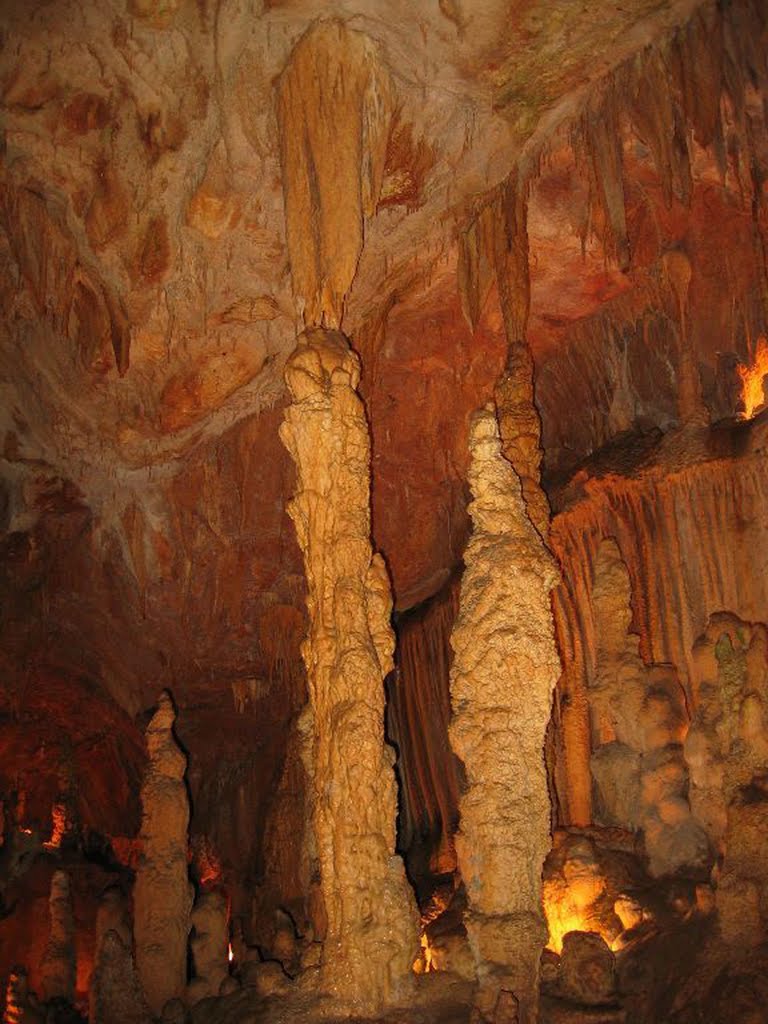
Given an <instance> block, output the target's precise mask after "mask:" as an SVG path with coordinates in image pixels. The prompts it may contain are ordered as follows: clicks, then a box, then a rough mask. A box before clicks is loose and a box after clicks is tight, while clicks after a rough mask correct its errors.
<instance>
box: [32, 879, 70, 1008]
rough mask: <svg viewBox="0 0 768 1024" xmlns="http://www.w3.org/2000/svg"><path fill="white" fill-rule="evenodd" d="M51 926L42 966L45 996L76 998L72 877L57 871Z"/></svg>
mask: <svg viewBox="0 0 768 1024" xmlns="http://www.w3.org/2000/svg"><path fill="white" fill-rule="evenodd" d="M49 907H50V915H51V925H50V933H49V937H48V944H47V945H46V947H45V953H44V955H43V961H42V963H41V965H40V975H41V978H42V986H43V997H44V998H45V999H56V998H58V999H67V1000H69V1001H70V1002H71V1001H72V1000H73V999H74V997H75V968H76V957H75V921H74V917H73V914H72V896H71V893H70V887H69V875H67V874H66V872H64V871H56V872H54V875H53V878H51V898H50V902H49Z"/></svg>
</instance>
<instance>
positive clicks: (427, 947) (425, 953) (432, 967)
mask: <svg viewBox="0 0 768 1024" xmlns="http://www.w3.org/2000/svg"><path fill="white" fill-rule="evenodd" d="M437 970H439V968H438V966H437V961H436V958H435V951H434V949H433V948H432V946H431V944H430V941H429V936H428V935H427V933H426V932H425V931H422V933H421V955H420V956H418V957H417V958H416V959H415V960H414V962H413V973H414V974H431V973H432V971H437Z"/></svg>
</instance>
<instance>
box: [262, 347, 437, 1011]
mask: <svg viewBox="0 0 768 1024" xmlns="http://www.w3.org/2000/svg"><path fill="white" fill-rule="evenodd" d="M359 376H360V367H359V362H358V359H357V357H356V356H355V354H354V353H353V352H352V351H351V349H350V348H349V345H348V343H347V340H346V339H345V338H344V336H343V335H342V334H340V333H338V332H335V331H326V330H320V329H318V330H313V331H308V332H307V333H306V334H304V335H303V336H302V337H301V338H300V339H299V345H298V347H297V349H296V351H295V352H294V354H293V355H292V357H291V359H290V360H289V363H288V366H287V369H286V379H287V382H288V386H289V388H290V392H291V396H292V399H293V402H292V404H291V405H290V406H289V407H288V409H287V410H286V414H285V421H284V423H283V425H282V427H281V430H280V436H281V438H282V440H283V443H284V444H285V446H286V448H287V449H288V451H289V452H290V454H291V457H292V459H293V461H294V463H295V465H296V474H297V479H296V493H295V496H294V498H293V500H292V501H291V503H290V505H289V509H288V510H289V513H290V515H291V518H292V519H293V521H294V523H295V526H296V533H297V536H298V540H299V545H300V546H301V549H302V552H303V554H304V565H305V569H306V575H307V590H308V593H307V608H308V612H309V631H308V635H307V637H306V639H305V641H304V644H303V646H302V655H303V658H304V663H305V665H306V669H307V679H308V685H309V705H308V709H307V720H306V721H305V736H306V745H305V749H304V754H303V756H304V761H305V765H306V770H307V776H308V780H309V806H310V817H311V824H312V830H311V831H312V833H313V840H314V849H313V851H312V852H313V856H314V860H315V865H314V872H315V874H316V875H317V876H319V892H320V896H321V900H322V905H323V914H322V916H323V917H324V919H325V922H326V924H325V941H324V948H323V958H322V963H321V968H320V979H321V987H322V989H323V990H324V991H325V992H327V993H328V994H330V995H331V996H333V997H335V998H336V999H337V1000H339V1001H340V1003H342V1004H344V1005H347V1006H349V1007H351V1008H353V1009H355V1010H356V1011H358V1012H376V1011H377V1010H378V1009H379V1008H380V1007H381V1006H383V1005H384V1004H386V1003H388V1002H391V1001H393V1000H394V999H396V998H397V997H398V996H402V995H403V994H404V990H405V986H406V984H407V981H408V979H409V978H410V977H411V964H412V963H413V960H414V957H415V955H416V953H417V951H418V919H417V915H416V910H415V906H414V901H413V895H412V893H411V891H410V888H409V886H408V883H407V881H406V878H405V871H404V868H403V864H402V862H401V860H400V858H399V857H398V856H396V855H395V816H396V796H395V777H394V771H393V761H394V755H393V752H392V750H391V749H390V748H389V747H388V746H387V744H386V742H385V739H384V678H385V676H386V675H387V673H388V672H389V671H390V670H391V668H392V653H393V648H394V637H393V633H392V628H391V625H390V613H391V607H392V603H391V596H390V589H389V579H388V576H387V571H386V568H385V565H384V562H383V560H382V558H381V556H380V555H378V554H374V553H373V551H372V549H371V540H370V538H371V518H370V494H369V490H370V484H369V481H370V472H371V451H370V437H369V431H368V424H367V421H366V416H365V410H364V407H363V404H362V402H361V400H360V397H359V395H358V394H357V390H356V388H357V384H358V380H359Z"/></svg>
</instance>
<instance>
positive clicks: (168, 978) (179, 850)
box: [133, 692, 192, 1014]
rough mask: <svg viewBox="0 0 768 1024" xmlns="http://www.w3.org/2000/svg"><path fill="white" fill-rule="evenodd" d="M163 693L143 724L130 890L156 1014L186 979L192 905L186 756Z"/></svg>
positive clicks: (139, 958) (140, 959) (143, 972)
mask: <svg viewBox="0 0 768 1024" xmlns="http://www.w3.org/2000/svg"><path fill="white" fill-rule="evenodd" d="M175 719H176V712H175V710H174V707H173V702H172V700H171V698H170V696H169V694H168V693H167V692H163V693H162V694H161V696H160V700H159V701H158V704H157V711H156V712H155V714H154V716H153V718H152V720H151V721H150V723H149V725H148V727H147V753H148V754H149V764H148V767H147V773H146V776H145V778H144V785H143V786H142V788H141V804H142V809H143V816H142V823H141V843H142V855H141V860H140V862H139V867H138V870H137V872H136V883H135V885H134V889H133V915H134V926H133V927H134V938H135V946H136V968H137V970H138V973H139V978H140V980H141V984H142V987H143V989H144V995H145V996H146V999H147V1003H148V1004H149V1008H150V1009H151V1010H152V1012H153V1013H155V1014H159V1013H160V1012H161V1011H162V1009H163V1006H164V1005H165V1004H166V1003H167V1002H168V1000H169V999H174V998H180V997H181V996H182V995H183V994H184V990H185V988H186V984H187V936H188V935H189V928H190V918H189V912H190V908H191V904H192V897H191V886H190V884H189V879H188V876H187V828H188V825H189V800H188V798H187V789H186V786H185V784H184V773H185V771H186V767H187V759H186V757H185V756H184V754H183V753H182V752H181V750H180V749H179V747H178V745H177V744H176V740H175V738H174V735H173V723H174V721H175Z"/></svg>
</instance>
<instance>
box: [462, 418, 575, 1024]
mask: <svg viewBox="0 0 768 1024" xmlns="http://www.w3.org/2000/svg"><path fill="white" fill-rule="evenodd" d="M470 451H471V464H470V472H469V483H470V487H471V489H472V494H473V500H472V502H471V504H470V515H471V517H472V523H473V533H472V536H471V538H470V541H469V544H468V546H467V549H466V553H465V559H464V560H465V564H466V569H465V571H464V575H463V578H462V584H461V602H460V612H459V617H458V619H457V621H456V625H455V626H454V630H453V633H452V635H451V645H452V647H453V650H454V662H453V667H452V669H451V704H452V708H453V719H452V722H451V728H450V737H451V743H452V745H453V748H454V750H455V751H456V753H457V755H458V756H459V757H460V758H461V760H462V761H463V763H464V767H465V770H466V774H467V788H466V791H465V792H464V794H463V796H462V798H461V802H460V813H461V821H460V831H459V833H458V834H457V837H456V849H457V854H458V860H459V868H460V871H461V876H462V879H463V881H464V884H465V886H466V890H467V899H468V914H467V917H466V926H467V931H468V934H469V938H470V944H471V946H472V949H473V953H474V956H475V960H476V965H477V971H478V980H479V986H480V988H479V997H478V1008H479V1011H480V1012H481V1013H482V1014H484V1015H486V1016H487V1015H490V1014H491V1013H492V1011H493V1008H494V1006H495V1003H496V1000H497V998H498V995H499V992H500V991H501V990H506V991H510V992H512V993H514V995H515V997H516V998H517V999H518V1001H519V1008H520V1021H521V1024H529V1022H531V1021H533V1020H535V1019H536V1005H537V998H538V964H539V957H540V955H541V948H542V946H543V944H544V942H545V941H546V928H545V926H544V922H543V918H542V910H541V870H542V865H543V861H544V857H545V856H546V854H547V852H548V850H549V845H550V841H549V822H550V808H549V795H548V789H547V779H546V772H545V768H544V737H545V732H546V728H547V722H548V721H549V716H550V710H551V699H552V690H553V688H554V685H555V682H556V680H557V676H558V673H559V670H560V666H559V660H558V656H557V650H556V647H555V641H554V632H553V626H552V614H551V610H550V590H551V588H552V587H553V585H554V583H555V581H556V571H555V567H554V564H553V561H552V559H551V557H550V555H549V554H548V552H547V550H546V548H545V547H544V545H543V543H542V540H541V537H540V535H539V534H538V532H537V531H536V529H535V528H534V527H533V525H532V523H531V521H530V519H529V518H528V516H527V514H526V511H525V505H524V503H523V500H522V492H521V487H520V481H519V479H518V478H517V477H516V475H515V472H514V470H513V469H512V467H511V466H510V464H509V463H508V462H507V461H506V459H505V458H504V456H503V455H502V453H501V441H500V438H499V432H498V425H497V422H496V417H495V414H494V413H493V412H492V411H487V410H486V411H485V412H483V413H480V414H479V415H478V416H477V417H476V418H475V420H474V422H473V424H472V427H471V433H470Z"/></svg>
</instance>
